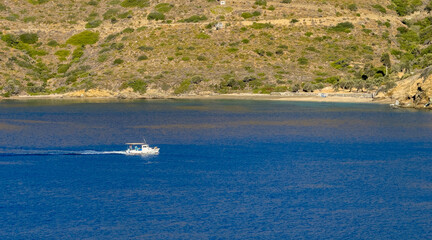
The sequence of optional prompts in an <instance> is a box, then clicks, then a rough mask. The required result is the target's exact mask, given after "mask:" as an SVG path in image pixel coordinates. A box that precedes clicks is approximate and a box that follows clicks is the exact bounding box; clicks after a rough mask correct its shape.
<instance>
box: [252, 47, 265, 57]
mask: <svg viewBox="0 0 432 240" xmlns="http://www.w3.org/2000/svg"><path fill="white" fill-rule="evenodd" d="M254 52H255V53H256V54H258V55H260V56H261V57H262V56H264V55H265V51H264V50H263V49H255V50H254Z"/></svg>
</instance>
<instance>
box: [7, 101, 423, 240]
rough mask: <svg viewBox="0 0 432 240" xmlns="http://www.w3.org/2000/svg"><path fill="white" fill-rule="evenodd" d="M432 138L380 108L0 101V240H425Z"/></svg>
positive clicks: (410, 114)
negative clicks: (132, 146)
mask: <svg viewBox="0 0 432 240" xmlns="http://www.w3.org/2000/svg"><path fill="white" fill-rule="evenodd" d="M142 136H145V137H146V139H147V141H148V142H149V143H150V144H151V145H154V146H158V147H160V148H161V153H160V154H159V155H157V156H152V157H145V158H142V157H133V156H125V155H122V154H117V153H118V151H123V150H125V146H124V145H123V143H125V142H129V141H140V140H141V138H142ZM431 136H432V114H431V113H430V112H421V111H405V110H402V111H395V110H391V109H389V108H388V107H387V106H385V105H374V104H346V103H307V102H303V103H300V102H274V101H228V100H226V101H222V100H218V101H170V100H163V101H159V100H154V101H145V100H140V101H124V102H116V101H113V102H99V103H91V102H90V103H85V104H84V103H82V102H77V101H61V102H54V101H26V102H16V101H3V102H1V103H0V180H1V181H0V238H1V239H77V238H79V239H82V238H96V239H207V238H211V239H281V238H282V239H287V238H288V239H293V238H294V239H297V238H304V239H346V238H349V239H428V238H430V236H432V227H431V226H432V162H431V161H432V156H431V153H432V151H431V150H432V144H431V141H430V139H431Z"/></svg>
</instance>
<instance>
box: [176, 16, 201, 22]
mask: <svg viewBox="0 0 432 240" xmlns="http://www.w3.org/2000/svg"><path fill="white" fill-rule="evenodd" d="M205 20H207V17H206V16H204V15H201V16H198V15H194V16H191V17H188V18H186V19H183V20H180V21H179V22H186V23H191V22H194V23H196V22H201V21H205Z"/></svg>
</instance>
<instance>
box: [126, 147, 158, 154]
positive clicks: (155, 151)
mask: <svg viewBox="0 0 432 240" xmlns="http://www.w3.org/2000/svg"><path fill="white" fill-rule="evenodd" d="M155 154H159V148H144V149H142V150H141V149H140V150H134V149H132V150H130V149H128V150H126V155H155Z"/></svg>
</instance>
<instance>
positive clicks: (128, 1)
mask: <svg viewBox="0 0 432 240" xmlns="http://www.w3.org/2000/svg"><path fill="white" fill-rule="evenodd" d="M120 6H122V7H140V8H143V7H148V6H149V1H148V0H124V1H123V2H122V3H121V4H120Z"/></svg>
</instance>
